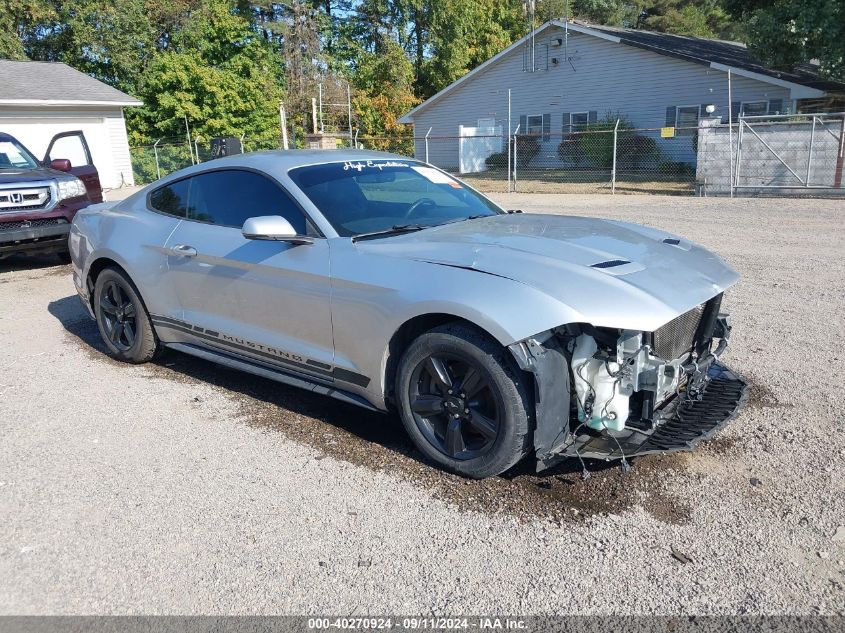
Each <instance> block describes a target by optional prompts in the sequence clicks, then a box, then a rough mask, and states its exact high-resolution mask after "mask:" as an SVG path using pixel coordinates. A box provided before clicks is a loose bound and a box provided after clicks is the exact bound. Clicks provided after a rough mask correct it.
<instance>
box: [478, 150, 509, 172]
mask: <svg viewBox="0 0 845 633" xmlns="http://www.w3.org/2000/svg"><path fill="white" fill-rule="evenodd" d="M484 162H485V164H486V165H487V168H488V169H507V168H508V153H507V152H496V153H495V154H490V156H488V157H487V158H486V159H485V161H484Z"/></svg>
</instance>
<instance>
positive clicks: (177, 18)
mask: <svg viewBox="0 0 845 633" xmlns="http://www.w3.org/2000/svg"><path fill="white" fill-rule="evenodd" d="M26 1H27V2H28V1H29V0H26ZM33 4H35V3H33ZM37 4H39V5H41V6H42V7H43V11H42V12H41V13H40V15H39V16H38V20H39V23H38V24H37V25H36V26H34V27H33V28H30V29H26V30H25V31H24V32H23V33H22V37H21V39H22V44H23V46H24V48H25V50H26V52H27V54H28V55H29V57H31V58H32V59H38V60H42V61H60V62H65V63H66V64H69V65H70V66H73V67H74V68H76V69H77V70H81V71H82V72H85V73H88V74H90V75H92V76H93V77H96V78H97V79H99V80H100V81H104V82H106V83H108V84H110V85H112V86H114V87H116V88H118V89H120V90H124V91H126V92H129V93H133V94H134V93H135V92H136V91H137V90H138V89H139V86H138V81H139V79H140V78H141V77H142V76H143V73H144V71H145V69H146V68H147V67H148V66H149V64H150V63H151V62H152V60H153V58H154V57H155V55H156V54H157V53H158V51H160V50H165V49H167V48H168V46H169V45H170V39H171V35H172V32H173V31H174V30H175V29H177V28H179V26H180V25H181V24H182V23H184V22H185V21H186V19H187V18H188V17H189V16H190V14H191V12H192V11H193V10H195V9H196V8H197V7H199V6H200V5H202V0H75V1H74V2H64V1H63V0H49V1H44V2H39V3H37Z"/></svg>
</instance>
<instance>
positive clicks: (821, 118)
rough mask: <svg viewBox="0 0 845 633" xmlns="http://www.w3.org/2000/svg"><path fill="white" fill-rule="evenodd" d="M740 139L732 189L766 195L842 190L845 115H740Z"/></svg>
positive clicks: (844, 153) (738, 138) (737, 143)
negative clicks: (794, 190)
mask: <svg viewBox="0 0 845 633" xmlns="http://www.w3.org/2000/svg"><path fill="white" fill-rule="evenodd" d="M737 134H738V137H737V141H736V156H735V159H734V166H733V167H734V173H733V178H732V181H733V183H732V185H733V189H736V190H739V191H742V192H744V193H749V190H758V191H760V192H761V193H762V192H763V191H765V190H777V189H780V190H785V189H790V190H793V189H807V190H810V189H812V190H819V189H830V190H833V189H839V188H841V187H842V185H843V182H842V164H843V159H845V114H843V113H838V114H797V115H796V114H787V115H777V116H766V115H764V116H747V117H746V116H740V117H739V126H738V129H737ZM793 193H795V192H793ZM817 193H818V192H817ZM843 193H845V190H843Z"/></svg>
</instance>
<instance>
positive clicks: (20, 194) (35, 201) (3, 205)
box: [0, 187, 51, 213]
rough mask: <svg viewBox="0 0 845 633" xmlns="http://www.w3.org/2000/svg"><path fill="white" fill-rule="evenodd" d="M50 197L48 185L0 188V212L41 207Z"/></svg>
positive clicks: (47, 202)
mask: <svg viewBox="0 0 845 633" xmlns="http://www.w3.org/2000/svg"><path fill="white" fill-rule="evenodd" d="M50 198H51V196H50V188H49V187H32V188H29V189H16V190H9V189H3V190H0V213H15V212H17V211H35V210H38V209H43V208H45V207H46V206H48V205H49V204H50Z"/></svg>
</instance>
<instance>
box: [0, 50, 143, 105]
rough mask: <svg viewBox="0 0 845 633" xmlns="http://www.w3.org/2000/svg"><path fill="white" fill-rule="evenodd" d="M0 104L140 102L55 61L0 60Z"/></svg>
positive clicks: (136, 103) (135, 103)
mask: <svg viewBox="0 0 845 633" xmlns="http://www.w3.org/2000/svg"><path fill="white" fill-rule="evenodd" d="M0 105H56V106H74V105H110V106H139V105H143V104H142V103H141V102H140V101H139V100H138V99H136V98H135V97H131V96H129V95H128V94H126V93H125V92H121V91H120V90H117V89H116V88H112V87H111V86H109V85H107V84H104V83H103V82H102V81H99V80H97V79H94V78H93V77H89V76H88V75H86V74H85V73H82V72H79V71H78V70H76V69H74V68H71V67H70V66H68V65H67V64H62V63H59V62H31V61H12V60H8V59H1V60H0Z"/></svg>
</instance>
